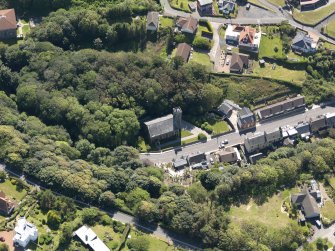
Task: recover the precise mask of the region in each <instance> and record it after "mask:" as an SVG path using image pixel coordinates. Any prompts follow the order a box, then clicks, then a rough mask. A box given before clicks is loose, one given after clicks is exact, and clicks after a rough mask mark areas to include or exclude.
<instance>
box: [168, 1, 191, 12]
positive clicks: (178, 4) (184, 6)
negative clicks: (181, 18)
mask: <svg viewBox="0 0 335 251" xmlns="http://www.w3.org/2000/svg"><path fill="white" fill-rule="evenodd" d="M170 5H171V7H172V8H177V9H181V10H183V11H185V12H191V11H190V9H189V7H188V1H187V0H170Z"/></svg>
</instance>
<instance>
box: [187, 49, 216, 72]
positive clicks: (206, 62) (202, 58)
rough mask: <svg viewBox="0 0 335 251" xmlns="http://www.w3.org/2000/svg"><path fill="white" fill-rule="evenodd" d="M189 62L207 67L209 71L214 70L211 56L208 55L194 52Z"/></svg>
mask: <svg viewBox="0 0 335 251" xmlns="http://www.w3.org/2000/svg"><path fill="white" fill-rule="evenodd" d="M189 61H190V62H195V63H198V64H201V65H203V66H205V67H206V68H207V69H208V70H212V69H213V64H212V63H211V61H210V59H209V56H208V55H207V54H206V53H201V52H197V51H193V52H192V56H191V58H190V60H189Z"/></svg>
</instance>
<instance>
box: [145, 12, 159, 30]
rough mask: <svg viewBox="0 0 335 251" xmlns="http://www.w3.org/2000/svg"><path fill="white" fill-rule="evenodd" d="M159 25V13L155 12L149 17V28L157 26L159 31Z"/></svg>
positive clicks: (150, 13) (149, 14)
mask: <svg viewBox="0 0 335 251" xmlns="http://www.w3.org/2000/svg"><path fill="white" fill-rule="evenodd" d="M158 24H159V13H158V12H155V11H151V12H149V13H148V15H147V27H148V26H152V25H153V26H155V27H156V29H158Z"/></svg>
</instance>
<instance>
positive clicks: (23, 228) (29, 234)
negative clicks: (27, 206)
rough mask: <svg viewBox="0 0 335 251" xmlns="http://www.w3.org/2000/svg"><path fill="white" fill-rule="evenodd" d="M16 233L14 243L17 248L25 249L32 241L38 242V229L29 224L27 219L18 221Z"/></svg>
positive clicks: (23, 218)
mask: <svg viewBox="0 0 335 251" xmlns="http://www.w3.org/2000/svg"><path fill="white" fill-rule="evenodd" d="M14 231H15V235H14V238H13V242H14V245H15V246H21V247H23V248H25V247H26V246H27V245H28V244H29V242H30V241H36V240H37V238H38V230H37V228H36V227H35V226H34V225H33V224H31V223H29V222H28V221H27V220H26V218H25V217H21V218H20V219H18V221H17V223H16V226H15V229H14Z"/></svg>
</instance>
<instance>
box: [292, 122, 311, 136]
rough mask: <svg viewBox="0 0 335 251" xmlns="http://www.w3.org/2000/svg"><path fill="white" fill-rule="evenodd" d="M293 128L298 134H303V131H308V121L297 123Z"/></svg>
mask: <svg viewBox="0 0 335 251" xmlns="http://www.w3.org/2000/svg"><path fill="white" fill-rule="evenodd" d="M295 129H296V130H297V132H298V134H299V135H301V134H304V133H310V129H309V123H307V122H305V123H300V124H298V125H297V126H296V127H295Z"/></svg>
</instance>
